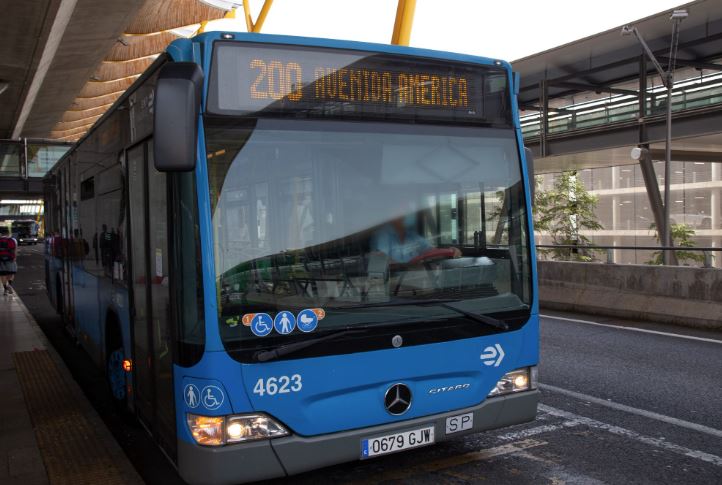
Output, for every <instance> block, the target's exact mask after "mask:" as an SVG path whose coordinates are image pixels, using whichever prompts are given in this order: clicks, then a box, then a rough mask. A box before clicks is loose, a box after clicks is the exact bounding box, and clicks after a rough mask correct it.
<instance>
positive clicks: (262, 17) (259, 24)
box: [244, 0, 273, 33]
mask: <svg viewBox="0 0 722 485" xmlns="http://www.w3.org/2000/svg"><path fill="white" fill-rule="evenodd" d="M246 1H247V0H246ZM244 3H245V1H244ZM272 4H273V0H266V1H265V2H264V3H263V7H261V12H260V13H259V14H258V18H257V19H256V23H255V24H254V25H253V31H254V32H256V33H258V32H260V31H261V28H262V27H263V22H265V21H266V16H268V11H269V10H270V9H271V5H272Z"/></svg>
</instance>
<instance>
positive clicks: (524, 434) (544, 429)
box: [497, 421, 581, 441]
mask: <svg viewBox="0 0 722 485" xmlns="http://www.w3.org/2000/svg"><path fill="white" fill-rule="evenodd" d="M579 424H581V423H579V422H578V421H564V422H563V423H560V424H545V425H542V426H535V427H533V428H528V429H522V430H519V431H512V432H511V433H504V434H501V435H498V436H497V438H498V439H500V440H503V441H511V440H519V439H524V438H528V437H530V436H535V435H538V434H542V433H550V432H552V431H558V430H560V429H563V428H572V427H574V426H579Z"/></svg>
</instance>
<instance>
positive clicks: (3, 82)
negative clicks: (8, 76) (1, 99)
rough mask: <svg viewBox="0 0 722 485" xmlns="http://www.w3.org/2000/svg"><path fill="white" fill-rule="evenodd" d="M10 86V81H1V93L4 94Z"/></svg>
mask: <svg viewBox="0 0 722 485" xmlns="http://www.w3.org/2000/svg"><path fill="white" fill-rule="evenodd" d="M9 86H10V83H9V82H7V81H0V94H2V93H3V92H4V91H5V90H6V89H7V88H8V87H9Z"/></svg>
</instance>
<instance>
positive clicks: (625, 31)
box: [622, 9, 689, 264]
mask: <svg viewBox="0 0 722 485" xmlns="http://www.w3.org/2000/svg"><path fill="white" fill-rule="evenodd" d="M688 15H689V13H688V12H687V10H685V9H677V10H674V11H672V15H671V16H670V17H669V19H670V20H671V21H672V42H671V43H670V46H669V64H668V65H667V70H666V71H665V70H664V69H662V66H661V65H660V64H659V61H657V58H656V57H655V56H654V53H653V52H652V50H651V49H650V48H649V46H648V45H647V43H646V42H645V41H644V38H643V37H642V34H640V33H639V30H637V27H630V26H629V25H625V26H624V27H622V35H631V34H634V36H635V37H636V38H637V40H638V41H639V43H640V44H642V48H643V49H644V52H646V53H647V56H648V57H649V59H650V60H651V61H652V64H654V68H655V69H656V70H657V72H658V73H659V75H660V77H661V78H662V84H663V85H664V87H666V88H667V136H666V137H665V160H664V227H663V228H662V237H661V238H660V241H661V243H662V245H663V246H665V247H670V246H672V237H671V231H670V224H669V185H670V180H669V179H670V172H671V169H670V165H671V162H672V88H674V64H675V62H676V59H677V45H678V44H679V24H680V23H681V22H682V20H684V19H686V18H687V16H688ZM643 106H646V101H645V102H644V104H643ZM663 255H664V264H670V253H669V251H663Z"/></svg>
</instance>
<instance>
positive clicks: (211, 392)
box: [201, 386, 224, 411]
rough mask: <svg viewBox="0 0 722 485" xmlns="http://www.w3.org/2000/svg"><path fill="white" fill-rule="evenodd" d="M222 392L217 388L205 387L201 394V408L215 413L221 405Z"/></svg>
mask: <svg viewBox="0 0 722 485" xmlns="http://www.w3.org/2000/svg"><path fill="white" fill-rule="evenodd" d="M223 399H224V396H223V391H221V389H220V388H219V387H218V386H206V387H204V388H203V391H202V392H201V402H202V403H203V407H204V408H206V409H207V410H209V411H215V410H216V409H218V408H219V407H221V406H222V405H223Z"/></svg>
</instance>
